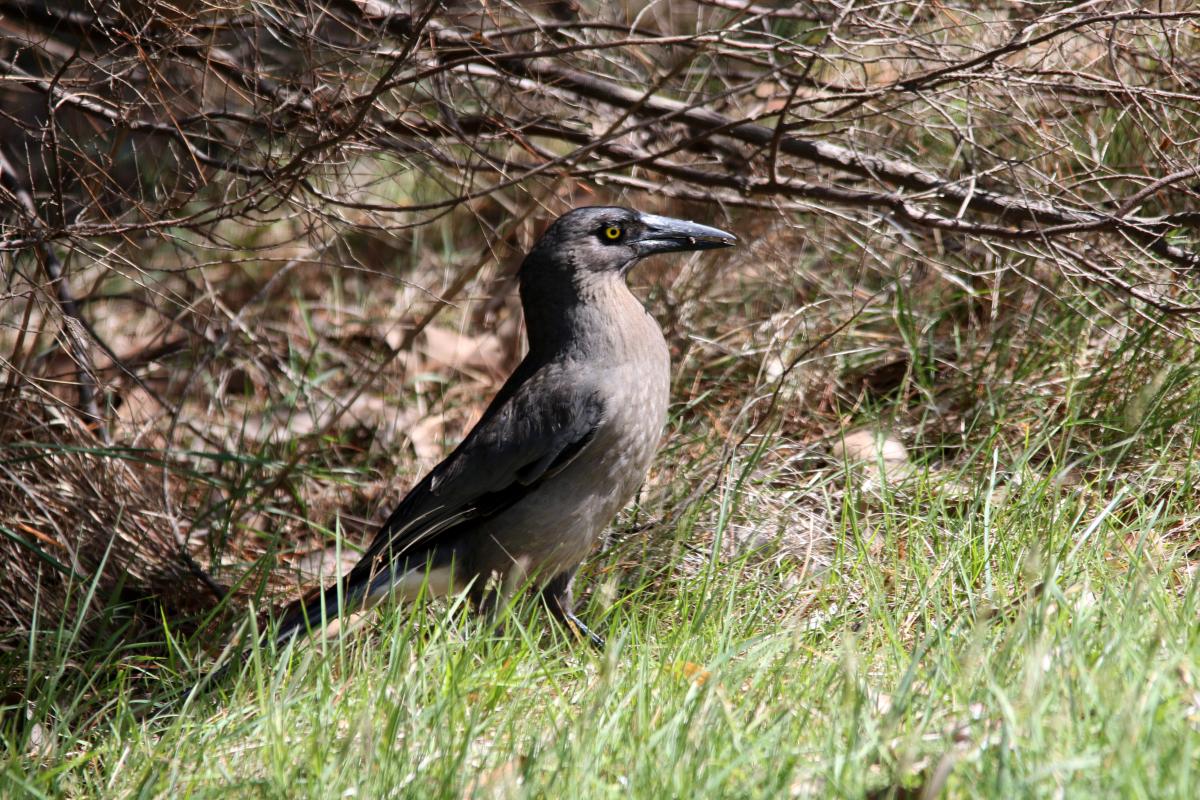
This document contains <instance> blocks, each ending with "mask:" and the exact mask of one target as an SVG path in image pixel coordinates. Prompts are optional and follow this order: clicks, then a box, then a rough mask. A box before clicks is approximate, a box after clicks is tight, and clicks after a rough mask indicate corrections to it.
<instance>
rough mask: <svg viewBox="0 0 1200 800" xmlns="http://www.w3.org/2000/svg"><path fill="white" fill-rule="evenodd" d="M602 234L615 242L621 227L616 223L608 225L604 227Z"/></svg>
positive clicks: (618, 237) (619, 235)
mask: <svg viewBox="0 0 1200 800" xmlns="http://www.w3.org/2000/svg"><path fill="white" fill-rule="evenodd" d="M604 235H605V236H606V237H608V238H609V239H610V240H612V241H614V242H615V241H616V240H617V239H620V238H621V229H620V228H618V227H617V226H616V225H609V226H608V227H607V228H605V229H604Z"/></svg>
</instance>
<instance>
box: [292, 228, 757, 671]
mask: <svg viewBox="0 0 1200 800" xmlns="http://www.w3.org/2000/svg"><path fill="white" fill-rule="evenodd" d="M736 241H737V239H736V237H735V236H734V235H733V234H730V233H727V232H725V231H723V230H720V229H718V228H713V227H709V226H707V225H701V224H698V223H695V222H688V221H685V220H681V219H674V218H671V217H664V216H658V215H654V214H647V213H642V212H639V211H635V210H632V209H629V208H623V207H618V206H588V207H582V208H576V209H573V210H571V211H568V212H567V213H565V214H563V215H562V216H560V217H559V218H558V219H556V220H555V221H554V222H553V223H551V224H550V226H549V227H548V228H547V229H546V231H545V232H544V234H543V235H542V236H541V238H540V239H539V240H538V241H537V242H536V243H535V244H534V246H533V248H532V249H531V250H530V251H529V253H528V254H527V256H526V257H525V259H524V260H523V261H522V263H521V267H520V270H519V272H518V281H519V286H520V298H521V307H522V310H523V311H524V315H525V328H526V334H527V339H528V350H527V353H526V355H525V357H524V358H523V359H522V361H521V362H520V364H519V365H518V366H517V368H516V369H515V370H514V371H513V373H512V374H511V376H510V377H509V378H508V380H507V381H506V382H505V383H504V384H503V386H502V387H501V388H500V390H499V392H498V393H497V394H496V396H495V398H494V399H493V400H492V401H491V403H490V404H489V405H488V406H487V409H486V410H485V411H484V413H483V415H482V416H481V417H480V419H479V421H478V422H477V423H476V425H475V426H474V428H472V430H471V431H470V432H469V433H468V434H467V435H466V437H465V438H464V439H463V440H462V442H461V443H460V444H459V445H458V446H457V447H456V448H455V449H454V450H453V452H451V453H450V455H449V456H447V457H446V458H445V460H443V461H442V462H441V463H439V464H438V465H437V466H436V467H434V468H433V469H432V470H431V471H430V472H429V473H428V474H427V475H425V476H424V477H423V478H422V479H421V480H420V481H419V482H417V483H416V484H415V485H414V486H413V487H412V489H411V490H410V491H409V492H408V494H407V495H406V496H405V497H404V498H403V499H402V500H401V501H400V503H399V505H398V506H396V508H395V510H394V511H393V512H392V513H391V515H390V516H389V517H388V518H387V520H386V521H385V522H384V523H383V525H382V526H380V528H379V529H378V531H377V533H376V534H375V536H374V538H373V540H372V541H371V543H370V545H369V546H368V547H367V549H366V550H365V551H364V553H363V555H362V557H361V558H360V560H359V561H358V563H357V564H356V565H355V566H354V567H353V568H351V569H350V571H349V572H348V573H347V574H346V575H344V576H343V577H342V578H341V579H340V580H338V581H337V582H336V583H334V584H333V585H331V586H330V587H329V588H327V589H325V590H324V591H322V592H318V593H317V594H316V595H315V596H312V597H309V598H302V599H300V600H298V601H296V602H294V603H293V604H292V605H291V606H290V607H288V608H287V609H285V610H284V612H283V614H282V615H281V617H280V621H279V623H278V625H277V627H276V628H275V633H274V638H275V642H276V645H277V646H282V645H283V644H285V643H287V642H288V641H290V640H291V639H293V638H295V637H297V636H298V635H300V634H303V633H305V632H308V631H319V630H322V629H324V628H325V627H326V625H327V624H328V622H331V621H332V620H334V619H336V618H339V617H344V616H345V615H347V614H349V613H352V612H356V611H361V610H365V609H367V608H370V607H372V606H374V605H375V604H377V603H378V602H380V601H381V600H383V599H384V598H387V597H392V596H394V597H398V598H402V599H404V600H408V601H412V600H414V599H416V598H418V597H421V596H430V595H434V596H436V595H446V594H453V593H458V592H463V591H465V592H466V593H467V597H468V598H469V600H470V601H471V602H472V605H473V606H474V607H475V608H477V609H479V610H481V611H486V610H488V609H493V608H495V607H496V606H497V605H498V604H499V603H501V602H504V601H506V600H507V599H509V598H511V597H513V596H514V594H515V593H517V592H519V591H525V590H532V591H536V592H539V593H540V595H541V597H542V598H543V599H544V601H545V604H546V607H547V608H548V609H549V611H550V613H551V615H552V616H553V617H554V618H555V619H556V620H558V621H559V622H560V623H562V624H563V625H564V626H565V627H567V628H568V629H569V630H571V631H572V632H573V633H574V634H576V635H577V636H579V637H581V638H583V639H586V640H588V641H590V642H591V643H592V644H593V645H594V646H596V647H597V648H603V647H604V639H603V638H602V637H601V636H600V635H599V634H597V633H595V632H594V631H592V630H591V629H590V628H589V627H588V626H587V625H585V624H584V623H583V622H582V621H581V620H580V619H579V618H578V617H577V616H576V615H575V609H574V599H573V593H572V583H573V579H574V576H575V572H576V570H577V569H578V567H579V565H580V563H581V562H582V561H583V560H584V559H585V557H586V556H587V555H588V554H589V553H590V552H591V551H592V550H593V548H594V547H595V546H596V544H597V542H598V541H599V540H600V537H601V535H602V533H603V531H604V529H605V528H606V527H607V526H608V524H609V523H610V522H611V521H612V520H613V518H614V517H615V516H616V514H617V512H618V511H620V510H621V508H622V507H624V506H625V504H626V503H628V502H629V500H630V499H631V497H632V496H633V494H634V492H635V491H636V490H637V488H638V487H639V486H640V485H641V483H642V481H643V480H644V479H645V475H646V472H647V470H648V469H649V466H650V464H651V461H652V460H653V458H654V454H655V452H656V451H657V449H658V445H659V441H660V439H661V438H662V432H663V429H664V427H665V423H666V418H667V406H668V401H669V394H670V391H669V389H670V387H669V383H670V354H669V351H668V347H667V343H666V340H665V339H664V338H663V333H662V329H661V328H660V327H659V325H658V323H657V322H656V321H655V320H654V319H653V318H652V317H651V316H650V314H649V312H648V311H647V310H646V309H645V307H644V306H643V305H642V303H641V301H640V300H638V299H637V297H636V296H635V295H634V294H633V292H631V291H630V289H629V286H628V284H627V283H626V277H627V276H628V274H629V272H630V270H631V269H632V268H633V267H634V265H636V264H637V263H638V262H639V261H641V260H642V259H643V258H646V257H647V256H652V255H657V254H660V253H674V252H686V251H694V250H708V249H713V248H723V247H731V246H733V245H734V244H735V243H736Z"/></svg>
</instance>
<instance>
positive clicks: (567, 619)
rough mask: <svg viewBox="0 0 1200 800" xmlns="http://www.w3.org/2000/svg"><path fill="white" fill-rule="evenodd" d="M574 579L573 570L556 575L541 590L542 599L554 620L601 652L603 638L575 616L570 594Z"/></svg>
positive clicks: (573, 603)
mask: <svg viewBox="0 0 1200 800" xmlns="http://www.w3.org/2000/svg"><path fill="white" fill-rule="evenodd" d="M574 577H575V570H573V569H571V570H567V571H566V572H564V573H562V574H560V575H556V576H555V577H554V579H553V580H551V581H550V583H548V584H546V586H545V588H544V589H542V599H544V600H545V601H546V606H547V607H548V608H549V609H550V613H551V614H552V615H553V616H554V618H555V619H556V620H558V621H559V622H560V623H562V624H563V625H564V626H565V627H566V628H567V630H569V631H571V632H572V633H574V634H575V635H576V636H578V637H579V638H581V639H587V640H588V641H589V642H591V645H592V647H595V648H596V649H597V650H603V649H604V637H603V636H601V635H600V634H598V633H596V632H595V631H593V630H592V629H591V628H589V627H588V626H587V625H584V624H583V621H582V620H580V619H579V617H577V616H575V598H574V597H573V596H572V594H571V581H572V579H573V578H574Z"/></svg>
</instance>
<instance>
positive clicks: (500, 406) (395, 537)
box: [352, 365, 603, 574]
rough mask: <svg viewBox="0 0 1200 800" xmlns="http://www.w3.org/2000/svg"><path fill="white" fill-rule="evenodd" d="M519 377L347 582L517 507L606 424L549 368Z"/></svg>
mask: <svg viewBox="0 0 1200 800" xmlns="http://www.w3.org/2000/svg"><path fill="white" fill-rule="evenodd" d="M522 366H524V365H522ZM522 373H523V370H521V369H518V370H517V371H516V372H515V373H514V374H513V376H512V377H511V378H510V379H509V382H508V384H506V385H505V387H504V388H503V389H501V392H500V394H499V395H498V396H497V398H496V400H495V401H494V402H493V403H492V404H491V406H489V407H488V409H487V411H486V412H485V413H484V415H483V418H482V419H481V420H480V421H479V424H477V425H476V426H475V428H474V429H473V430H472V431H471V433H470V434H469V435H468V436H467V438H466V439H465V440H463V442H462V444H460V445H459V446H458V447H457V448H456V449H455V450H454V452H453V453H451V454H450V455H449V456H448V457H447V458H446V459H445V460H444V461H443V462H442V463H440V464H438V466H437V467H435V468H434V469H433V471H432V472H430V473H429V475H427V476H426V477H425V479H424V480H422V481H421V482H420V483H418V484H417V485H416V486H415V487H413V489H412V490H411V491H410V492H409V493H408V495H407V496H406V497H405V498H404V500H403V501H401V503H400V505H399V506H398V507H397V508H396V510H395V511H394V512H392V515H391V516H390V517H389V518H388V519H387V521H386V522H385V523H384V524H383V526H382V527H381V528H380V530H379V533H377V534H376V536H375V539H374V540H373V541H372V543H371V546H370V548H369V549H368V550H367V553H366V554H365V555H364V556H363V559H362V561H361V562H360V563H359V565H358V566H356V567H355V569H354V570H353V571H352V574H354V573H361V571H369V572H373V571H374V570H375V569H377V568H378V567H379V565H380V562H389V561H393V560H395V559H397V558H402V557H404V556H406V555H409V554H411V553H413V551H425V550H427V549H429V548H431V547H437V546H441V545H443V544H445V543H446V542H447V539H449V538H455V537H457V536H459V535H462V534H465V533H467V528H469V527H471V526H473V525H474V524H478V522H479V521H480V520H482V519H486V518H488V517H491V516H494V515H495V514H498V513H500V512H501V511H503V510H505V509H506V508H509V507H510V506H512V505H513V504H515V503H516V502H518V501H519V500H521V498H523V497H524V496H525V495H527V494H528V493H529V492H530V491H531V490H532V489H533V488H534V487H535V486H537V485H538V484H539V483H541V482H542V481H543V480H545V479H546V478H547V477H549V476H551V475H553V474H555V473H557V472H558V471H559V470H561V469H562V468H563V467H565V466H566V465H567V464H569V463H570V462H571V461H572V460H573V459H574V458H575V457H576V456H577V455H579V453H580V452H581V451H582V450H583V449H584V448H585V447H586V446H587V445H588V443H589V442H591V441H592V439H593V438H594V437H595V435H596V431H597V429H598V428H599V425H600V422H601V420H602V418H603V404H602V403H601V401H600V399H599V397H598V396H597V395H596V394H595V393H594V392H587V393H581V392H579V391H578V390H574V391H573V390H571V389H568V388H566V387H567V383H566V382H563V381H558V380H556V377H557V376H556V374H555V373H556V371H555V370H554V369H552V368H550V367H545V368H543V369H541V370H538V371H536V372H534V373H533V374H532V375H530V376H528V378H526V376H525V375H524V374H522ZM522 379H524V380H523V382H522V383H520V385H518V386H516V387H515V388H513V387H512V386H510V384H513V383H516V382H518V381H522ZM381 556H382V558H380V557H381ZM360 568H363V569H362V570H361V571H360Z"/></svg>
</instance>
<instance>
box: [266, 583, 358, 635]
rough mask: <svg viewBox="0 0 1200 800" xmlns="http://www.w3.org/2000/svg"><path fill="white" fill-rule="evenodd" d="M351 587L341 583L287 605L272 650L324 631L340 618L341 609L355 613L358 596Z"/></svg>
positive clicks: (276, 631) (276, 630)
mask: <svg viewBox="0 0 1200 800" xmlns="http://www.w3.org/2000/svg"><path fill="white" fill-rule="evenodd" d="M351 587H352V585H351V584H350V582H349V581H347V580H345V579H342V580H340V581H338V582H337V583H334V584H333V585H332V586H330V587H329V588H328V589H326V590H325V591H323V592H318V593H317V594H315V595H312V596H310V597H302V598H300V599H299V600H296V601H295V602H293V603H292V604H291V605H289V606H288V607H287V608H286V609H284V612H283V616H281V617H280V619H279V625H278V626H277V627H276V628H275V632H274V636H273V638H274V640H275V646H276V647H282V646H283V645H285V644H287V643H288V642H289V641H291V640H292V639H293V638H295V637H296V636H300V635H302V634H305V633H307V632H308V631H320V630H323V629H324V628H325V626H326V625H327V624H329V623H330V622H332V621H333V620H335V619H337V618H338V617H339V616H341V613H342V610H343V606H344V607H345V608H346V609H347V610H351V609H354V608H355V607H356V606H357V605H358V604H359V601H360V598H358V597H357V595H358V594H361V592H358V591H355V590H354V589H353V588H351ZM267 635H268V636H271V634H267Z"/></svg>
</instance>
